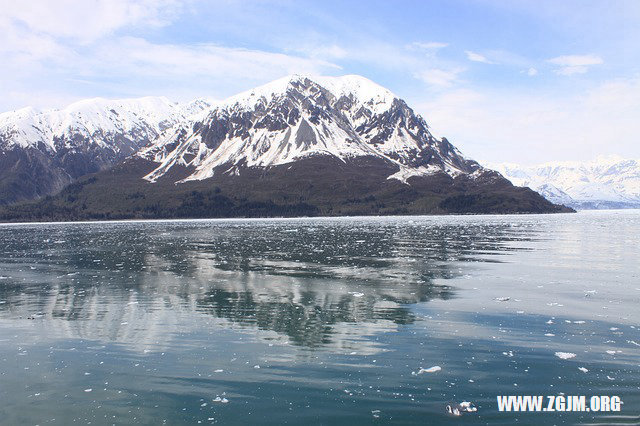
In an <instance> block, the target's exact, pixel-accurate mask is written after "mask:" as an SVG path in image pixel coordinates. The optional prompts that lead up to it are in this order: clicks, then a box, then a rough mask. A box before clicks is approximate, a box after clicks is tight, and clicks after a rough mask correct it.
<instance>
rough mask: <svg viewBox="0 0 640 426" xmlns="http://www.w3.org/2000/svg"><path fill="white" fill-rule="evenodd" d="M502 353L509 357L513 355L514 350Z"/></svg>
mask: <svg viewBox="0 0 640 426" xmlns="http://www.w3.org/2000/svg"><path fill="white" fill-rule="evenodd" d="M502 355H504V356H508V357H509V358H511V357H513V351H509V352H502Z"/></svg>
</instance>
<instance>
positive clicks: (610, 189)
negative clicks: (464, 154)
mask: <svg viewBox="0 0 640 426" xmlns="http://www.w3.org/2000/svg"><path fill="white" fill-rule="evenodd" d="M485 165H486V166H487V167H490V168H492V169H494V170H497V171H498V172H500V173H501V174H502V175H503V176H504V177H506V178H507V179H509V180H510V181H511V182H512V183H513V184H514V185H517V186H529V187H531V188H532V189H534V190H536V191H538V192H539V193H540V194H542V195H543V196H545V198H547V199H548V200H550V201H552V202H554V203H562V204H565V205H569V206H571V207H573V208H577V209H602V208H640V159H630V158H624V157H621V156H618V155H610V156H599V157H597V158H596V159H594V160H591V161H557V162H546V163H542V164H539V165H533V166H521V165H519V164H515V163H496V164H492V163H485Z"/></svg>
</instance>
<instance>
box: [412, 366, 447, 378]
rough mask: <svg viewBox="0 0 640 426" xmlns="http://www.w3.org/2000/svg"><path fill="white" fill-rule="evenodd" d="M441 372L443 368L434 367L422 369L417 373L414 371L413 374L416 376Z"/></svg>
mask: <svg viewBox="0 0 640 426" xmlns="http://www.w3.org/2000/svg"><path fill="white" fill-rule="evenodd" d="M440 370H442V367H440V366H439V365H434V366H433V367H429V368H422V367H420V369H419V370H418V371H417V372H416V371H414V372H413V373H411V374H413V375H414V376H415V375H417V374H423V373H437V372H438V371H440Z"/></svg>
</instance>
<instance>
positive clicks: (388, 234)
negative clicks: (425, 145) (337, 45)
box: [0, 211, 640, 425]
mask: <svg viewBox="0 0 640 426" xmlns="http://www.w3.org/2000/svg"><path fill="white" fill-rule="evenodd" d="M557 353H559V354H557ZM562 353H570V354H575V356H573V357H571V358H567V357H566V356H563V355H562ZM569 356H571V355H569ZM498 395H586V396H587V400H588V399H589V397H590V396H591V395H617V396H619V397H620V398H621V399H622V401H623V405H622V409H621V411H620V412H612V413H593V412H590V413H586V412H545V413H542V412H538V413H513V412H510V413H506V412H499V411H498V406H497V402H496V397H497V396H498ZM463 401H469V402H472V403H473V404H475V406H476V407H477V411H476V412H469V413H464V414H463V415H462V416H460V417H453V416H451V415H450V414H448V413H447V409H446V407H447V405H453V406H455V404H458V403H461V402H463ZM639 415H640V211H606V212H581V213H578V214H561V215H517V216H447V217H387V218H323V219H272V220H266V219H265V220H202V221H153V222H103V223H77V224H24V225H21V224H18V225H1V226H0V423H1V424H9V425H18V424H20V425H23V424H24V425H28V424H33V425H35V424H38V425H49V424H52V425H55V424H58V425H71V424H93V425H103V424H104V425H110V424H183V423H186V424H238V425H247V424H307V425H308V424H326V425H340V424H349V425H355V424H532V425H537V424H638V421H639V417H638V416H639Z"/></svg>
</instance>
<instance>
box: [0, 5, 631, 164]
mask: <svg viewBox="0 0 640 426" xmlns="http://www.w3.org/2000/svg"><path fill="white" fill-rule="evenodd" d="M639 22H640V1H634V0H630V1H624V0H618V1H615V2H614V1H607V0H603V1H588V0H579V1H571V0H564V1H561V2H558V1H554V0H551V1H545V0H535V1H533V0H532V1H524V0H522V1H489V0H487V1H484V0H473V1H472V0H468V1H457V0H442V1H436V0H431V1H372V0H366V1H364V0H362V1H326V0H324V1H309V2H307V1H301V0H296V1H284V0H283V1H234V0H226V1H225V0H219V1H213V0H211V1H198V0H186V1H177V0H175V1H174V0H132V1H124V0H56V1H51V0H24V1H15V0H0V63H1V64H2V66H0V93H1V94H2V96H0V111H8V110H12V109H16V108H21V107H23V106H26V105H32V106H35V107H38V108H51V107H62V106H64V105H66V104H68V103H71V102H73V101H75V100H78V99H82V98H88V97H97V96H101V97H108V98H123V97H138V96H147V95H163V96H167V97H168V98H170V99H172V100H175V101H184V100H189V99H193V98H196V97H203V98H209V99H223V98H225V97H227V96H230V95H232V94H234V93H237V92H239V91H242V90H246V89H249V88H251V87H254V86H256V85H259V84H263V83H266V82H268V81H271V80H273V79H276V78H279V77H282V76H284V75H287V74H292V73H309V74H320V75H343V74H360V75H363V76H365V77H368V78H370V79H372V80H374V81H376V82H377V83H379V84H381V85H383V86H386V87H388V88H389V89H390V90H392V91H393V92H394V93H396V94H397V95H398V96H400V97H401V98H403V99H405V100H406V101H407V102H408V103H409V105H410V106H412V107H413V108H414V109H415V110H416V111H418V112H419V113H421V114H422V115H423V116H424V117H425V119H426V120H427V122H428V123H430V125H431V127H432V130H433V131H434V133H435V134H436V135H438V136H446V137H448V138H449V140H451V142H453V143H454V144H455V145H457V146H458V147H459V148H460V149H461V150H462V151H463V153H465V154H466V155H467V156H469V157H472V158H475V159H479V160H485V161H492V162H497V161H499V162H503V161H507V162H519V163H523V164H533V163H538V162H544V161H554V160H587V159H592V158H594V157H596V156H598V155H608V154H618V155H622V156H625V157H634V158H640V138H639V137H638V135H639V134H640V47H639V46H640V25H639V24H638V23H639Z"/></svg>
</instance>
